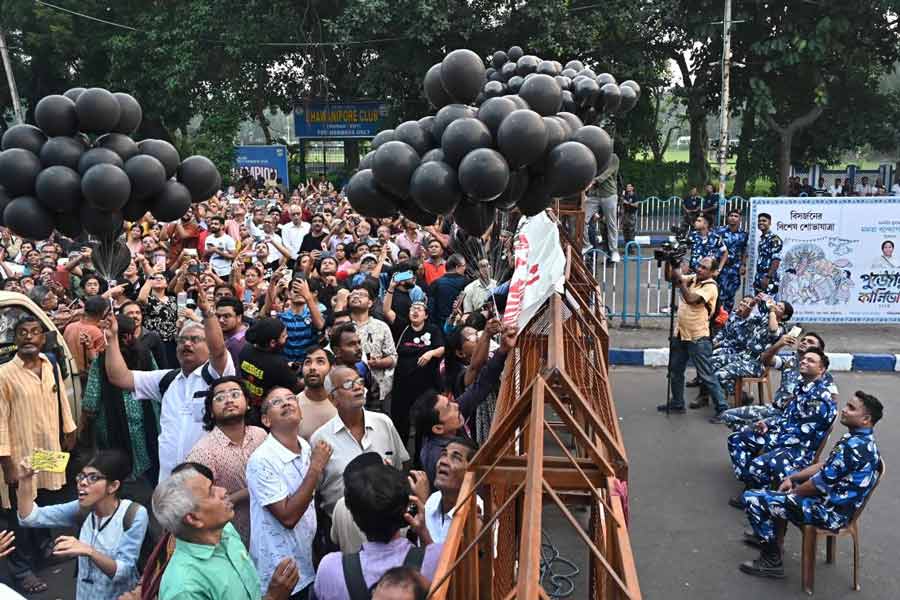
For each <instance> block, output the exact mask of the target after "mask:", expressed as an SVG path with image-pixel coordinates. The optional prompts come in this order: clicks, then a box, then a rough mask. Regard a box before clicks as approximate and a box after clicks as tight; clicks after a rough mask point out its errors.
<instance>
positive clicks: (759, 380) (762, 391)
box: [734, 367, 772, 407]
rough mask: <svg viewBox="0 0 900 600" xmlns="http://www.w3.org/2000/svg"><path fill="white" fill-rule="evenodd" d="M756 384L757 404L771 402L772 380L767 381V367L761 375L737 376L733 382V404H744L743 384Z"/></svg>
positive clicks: (736, 405)
mask: <svg viewBox="0 0 900 600" xmlns="http://www.w3.org/2000/svg"><path fill="white" fill-rule="evenodd" d="M754 383H755V384H756V390H757V397H758V398H759V404H760V406H762V405H763V404H772V382H771V381H769V368H768V367H766V369H765V370H764V371H763V374H762V376H761V377H738V378H737V379H736V380H735V382H734V406H735V407H738V406H743V405H744V400H743V397H744V384H750V385H753V384H754ZM763 386H765V387H763Z"/></svg>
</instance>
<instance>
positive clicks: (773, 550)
mask: <svg viewBox="0 0 900 600" xmlns="http://www.w3.org/2000/svg"><path fill="white" fill-rule="evenodd" d="M740 569H741V571H743V572H744V573H747V574H748V575H754V576H756V577H771V578H774V579H784V564H783V563H782V562H781V549H780V548H779V547H778V542H765V543H763V544H762V551H761V552H760V554H759V558H757V559H756V560H748V561H747V562H744V563H741V565H740Z"/></svg>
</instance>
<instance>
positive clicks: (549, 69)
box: [537, 60, 559, 77]
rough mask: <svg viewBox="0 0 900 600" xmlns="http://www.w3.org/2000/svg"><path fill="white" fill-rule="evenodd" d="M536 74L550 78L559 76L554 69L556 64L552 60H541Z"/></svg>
mask: <svg viewBox="0 0 900 600" xmlns="http://www.w3.org/2000/svg"><path fill="white" fill-rule="evenodd" d="M537 72H538V73H541V74H543V75H549V76H550V77H554V76H556V75H559V71H558V70H557V69H556V63H554V62H553V61H552V60H542V61H541V63H540V64H539V65H538V68H537Z"/></svg>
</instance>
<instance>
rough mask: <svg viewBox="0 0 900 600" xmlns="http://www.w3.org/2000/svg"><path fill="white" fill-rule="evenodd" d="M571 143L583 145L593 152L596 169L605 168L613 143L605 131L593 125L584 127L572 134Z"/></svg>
mask: <svg viewBox="0 0 900 600" xmlns="http://www.w3.org/2000/svg"><path fill="white" fill-rule="evenodd" d="M572 141H574V142H580V143H582V144H584V145H585V146H587V147H588V148H589V149H590V150H591V152H593V154H594V159H595V160H596V161H597V169H600V170H602V169H603V168H604V167H606V163H608V162H609V157H610V156H612V152H613V141H612V138H611V137H610V136H609V134H608V133H606V131H604V130H603V129H601V128H600V127H597V126H595V125H585V126H584V127H581V128H579V129H577V130H576V131H575V133H574V134H572Z"/></svg>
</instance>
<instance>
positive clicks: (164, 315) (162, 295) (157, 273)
mask: <svg viewBox="0 0 900 600" xmlns="http://www.w3.org/2000/svg"><path fill="white" fill-rule="evenodd" d="M166 287H167V284H166V276H165V266H164V265H154V267H153V272H152V274H151V275H150V276H149V277H147V281H145V282H144V285H143V286H141V290H140V291H139V292H138V299H137V301H138V303H140V304H141V306H143V308H144V327H145V328H147V329H149V330H150V331H155V332H157V333H158V334H159V337H160V339H161V340H162V345H163V350H164V354H165V363H166V364H163V365H159V368H160V369H174V368H175V367H177V366H178V357H177V355H176V353H175V349H176V344H175V335H176V334H177V333H178V305H177V303H176V300H175V298H173V297H172V296H168V295H166Z"/></svg>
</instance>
